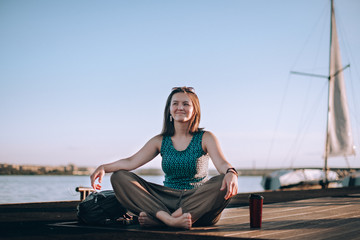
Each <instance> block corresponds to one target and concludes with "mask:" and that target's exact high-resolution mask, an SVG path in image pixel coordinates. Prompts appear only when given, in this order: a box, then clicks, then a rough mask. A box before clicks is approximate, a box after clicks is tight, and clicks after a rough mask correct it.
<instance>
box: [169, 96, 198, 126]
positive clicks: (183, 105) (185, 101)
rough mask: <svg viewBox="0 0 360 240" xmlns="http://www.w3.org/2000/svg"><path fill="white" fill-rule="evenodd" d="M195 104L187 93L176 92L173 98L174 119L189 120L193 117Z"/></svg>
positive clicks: (171, 106)
mask: <svg viewBox="0 0 360 240" xmlns="http://www.w3.org/2000/svg"><path fill="white" fill-rule="evenodd" d="M193 112H194V106H193V104H192V101H191V99H190V98H189V97H188V95H187V94H186V93H183V92H179V93H175V94H174V95H173V96H172V98H171V103H170V114H171V116H172V117H173V119H174V121H178V122H187V121H189V120H190V119H191V117H192V115H193Z"/></svg>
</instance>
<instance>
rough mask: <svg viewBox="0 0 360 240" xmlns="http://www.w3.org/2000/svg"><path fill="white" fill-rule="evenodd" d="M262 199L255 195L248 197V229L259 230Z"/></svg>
mask: <svg viewBox="0 0 360 240" xmlns="http://www.w3.org/2000/svg"><path fill="white" fill-rule="evenodd" d="M263 202H264V197H263V196H260V195H256V194H251V195H250V196H249V210H250V228H261V220H262V206H263Z"/></svg>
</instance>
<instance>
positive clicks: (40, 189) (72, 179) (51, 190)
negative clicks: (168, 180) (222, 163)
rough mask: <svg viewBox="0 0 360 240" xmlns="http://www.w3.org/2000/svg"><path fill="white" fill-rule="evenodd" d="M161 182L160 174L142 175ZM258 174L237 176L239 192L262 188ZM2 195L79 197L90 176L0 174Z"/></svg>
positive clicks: (4, 199)
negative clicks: (77, 190) (80, 188)
mask: <svg viewBox="0 0 360 240" xmlns="http://www.w3.org/2000/svg"><path fill="white" fill-rule="evenodd" d="M142 177H143V178H144V179H146V180H147V181H150V182H153V183H157V184H161V185H162V182H163V180H164V177H163V176H142ZM261 178H262V177H261V176H239V191H238V192H239V193H241V192H258V191H263V188H262V186H261V185H260V182H261ZM0 184H1V187H2V194H1V197H0V204H5V203H25V202H48V201H72V200H79V199H80V194H79V193H78V192H76V191H75V188H76V187H79V186H83V187H89V186H90V178H89V176H0ZM108 189H112V187H111V183H110V175H106V176H105V177H104V179H103V183H102V189H101V190H108Z"/></svg>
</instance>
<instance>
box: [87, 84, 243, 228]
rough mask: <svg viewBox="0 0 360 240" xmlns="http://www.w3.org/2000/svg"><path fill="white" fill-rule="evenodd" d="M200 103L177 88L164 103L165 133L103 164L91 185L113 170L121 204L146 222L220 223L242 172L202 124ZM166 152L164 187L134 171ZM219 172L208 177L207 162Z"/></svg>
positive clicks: (188, 91)
mask: <svg viewBox="0 0 360 240" xmlns="http://www.w3.org/2000/svg"><path fill="white" fill-rule="evenodd" d="M199 123H200V103H199V99H198V97H197V95H196V94H195V91H194V89H193V88H190V87H176V88H173V89H172V91H171V93H170V95H169V97H168V99H167V101H166V106H165V111H164V125H163V130H162V133H161V134H159V135H157V136H155V137H153V138H152V139H150V140H149V141H148V142H147V143H146V144H145V145H144V147H142V148H141V149H140V150H139V151H138V152H137V153H135V154H134V155H133V156H131V157H129V158H124V159H121V160H118V161H115V162H112V163H109V164H104V165H100V166H99V167H98V168H96V170H95V171H94V173H93V174H92V175H91V176H90V179H91V185H92V187H93V188H95V189H99V188H100V185H99V184H96V183H95V181H96V180H98V182H99V183H101V181H102V178H103V176H104V175H105V173H110V172H113V174H112V176H111V183H112V186H113V189H114V191H115V194H116V197H117V199H118V200H119V202H120V203H121V204H122V205H123V206H124V207H125V208H127V209H128V210H129V211H131V212H133V213H135V214H138V215H139V223H140V225H141V226H156V225H163V224H165V225H167V226H170V227H177V228H184V229H190V228H191V226H206V225H213V224H215V223H216V222H217V221H218V220H219V219H220V216H221V212H222V210H223V209H224V208H225V207H226V206H227V204H228V202H229V200H230V198H231V197H232V196H234V195H236V194H237V188H238V181H237V172H236V170H235V169H234V168H233V167H232V166H231V165H230V163H229V162H228V161H226V159H225V157H224V155H223V153H222V151H221V149H220V145H219V143H218V141H217V138H216V137H215V135H214V134H212V133H211V132H209V131H204V130H203V129H202V128H199ZM159 153H160V154H161V156H162V169H163V171H164V173H165V181H164V186H161V185H158V184H154V183H150V182H147V181H145V180H144V179H142V178H140V177H139V176H137V175H136V174H134V173H132V172H130V171H131V170H134V169H137V168H138V167H140V166H142V165H144V164H146V163H147V162H149V161H151V160H152V159H154V158H155V157H156V156H157V155H158V154H159ZM209 157H210V158H211V160H212V161H213V163H214V165H215V167H216V169H217V170H218V172H219V174H220V175H218V176H215V177H213V178H211V179H209V180H208V160H209Z"/></svg>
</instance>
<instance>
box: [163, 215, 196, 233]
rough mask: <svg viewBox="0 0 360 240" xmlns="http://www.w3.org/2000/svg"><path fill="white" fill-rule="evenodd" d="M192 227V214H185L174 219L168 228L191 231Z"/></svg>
mask: <svg viewBox="0 0 360 240" xmlns="http://www.w3.org/2000/svg"><path fill="white" fill-rule="evenodd" d="M191 225H192V220H191V214H190V213H184V214H183V215H181V216H180V217H174V218H173V219H172V220H171V221H170V222H169V224H168V226H171V227H176V228H184V229H190V228H191Z"/></svg>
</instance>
